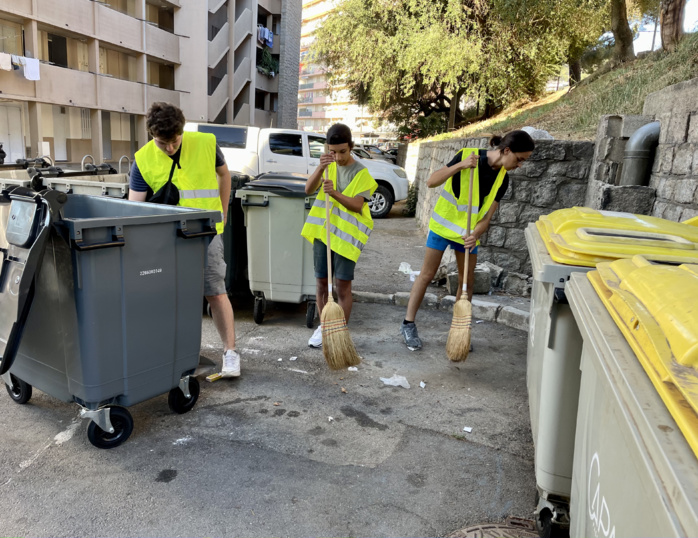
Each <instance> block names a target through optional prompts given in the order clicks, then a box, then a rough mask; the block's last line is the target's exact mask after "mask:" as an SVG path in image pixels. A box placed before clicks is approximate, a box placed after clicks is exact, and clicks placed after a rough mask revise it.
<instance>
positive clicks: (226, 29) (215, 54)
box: [208, 22, 230, 69]
mask: <svg viewBox="0 0 698 538" xmlns="http://www.w3.org/2000/svg"><path fill="white" fill-rule="evenodd" d="M229 38H230V24H229V23H227V22H226V23H225V24H224V25H223V28H221V29H220V30H219V31H218V33H217V34H216V37H214V38H213V41H210V42H209V44H208V68H209V69H213V68H214V67H216V66H217V65H218V64H219V63H220V61H221V60H222V59H223V56H225V53H226V52H228V51H229V50H230V46H229V45H228V39H229Z"/></svg>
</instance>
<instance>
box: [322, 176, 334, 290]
mask: <svg viewBox="0 0 698 538" xmlns="http://www.w3.org/2000/svg"><path fill="white" fill-rule="evenodd" d="M324 179H325V180H327V179H328V177H327V168H325V172H324ZM323 188H324V184H323ZM330 203H331V202H330V197H329V196H328V195H327V193H325V228H327V291H328V293H329V296H328V297H327V300H328V301H332V249H331V248H330V235H331V234H330Z"/></svg>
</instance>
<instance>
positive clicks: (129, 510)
mask: <svg viewBox="0 0 698 538" xmlns="http://www.w3.org/2000/svg"><path fill="white" fill-rule="evenodd" d="M396 222H397V226H396ZM393 229H397V230H400V231H401V233H402V234H403V235H401V236H396V237H395V239H394V241H390V240H387V236H388V234H389V233H391V231H390V230H393ZM405 234H406V235H405ZM379 236H381V237H382V239H381V240H375V241H374V239H375V238H376V237H379ZM371 241H374V246H373V247H371ZM410 242H414V245H411V246H410V245H409V244H408V243H410ZM403 243H405V244H404V245H403ZM385 244H387V245H391V244H395V248H394V251H395V252H398V254H399V256H398V258H405V260H402V261H410V263H413V264H414V265H417V266H418V265H419V264H420V260H421V256H422V255H423V252H422V251H423V238H421V236H420V235H419V233H418V232H417V230H416V228H415V227H414V221H413V220H411V219H406V218H402V217H401V216H400V214H399V212H397V211H393V213H391V216H390V218H389V219H386V220H384V221H378V222H377V223H376V229H375V231H374V235H373V236H372V237H371V240H370V241H369V246H368V247H367V249H369V248H374V249H375V250H373V251H371V250H367V254H368V255H367V256H366V258H365V260H370V259H371V258H374V259H377V260H379V261H380V262H381V263H382V262H383V261H385V256H384V255H381V249H383V248H384V246H383V245H385ZM419 244H421V247H422V251H420V250H419V246H418V245H419ZM365 260H364V259H362V260H361V261H360V262H359V264H360V266H361V264H362V262H363V261H365ZM386 263H387V262H386ZM398 264H399V261H398ZM379 265H380V264H378V263H377V264H376V265H375V267H373V269H372V265H371V262H366V264H365V265H364V266H363V267H362V269H361V270H362V271H363V272H362V273H360V276H369V275H370V276H371V278H372V279H373V281H374V282H376V286H375V287H374V288H373V289H372V288H371V286H370V285H368V284H367V283H366V282H363V281H362V282H361V283H360V284H359V282H357V286H356V287H357V289H361V290H363V291H366V292H371V291H376V292H380V293H387V292H389V290H390V289H391V288H390V286H391V284H390V281H391V279H392V282H393V287H399V286H403V285H404V286H405V287H406V288H407V291H409V284H405V283H404V282H402V281H400V280H399V279H401V278H402V279H404V278H405V275H403V274H402V273H398V272H397V267H395V268H394V269H393V270H391V271H390V276H387V275H386V274H384V273H386V271H381V270H380V267H379ZM386 267H392V265H391V266H388V265H386ZM413 269H418V267H413ZM357 272H358V268H357ZM386 280H388V282H387V283H386ZM394 291H395V292H398V291H405V290H404V289H402V288H400V289H395V290H394ZM234 307H235V315H236V328H237V334H238V349H239V350H240V352H241V355H242V376H241V377H240V378H238V379H231V380H220V381H216V382H214V383H208V382H206V381H205V376H206V375H207V374H209V373H212V372H214V371H216V370H217V369H218V367H219V364H220V360H221V353H222V348H221V345H220V342H219V340H218V337H217V334H216V332H215V329H214V327H213V323H212V321H211V319H210V318H208V317H206V316H204V317H203V339H202V357H203V359H202V363H201V366H200V368H199V370H198V371H197V376H198V379H199V380H200V382H201V395H200V397H199V401H198V402H197V404H196V406H195V407H194V408H193V409H192V410H191V411H190V412H189V413H187V414H183V415H177V414H173V413H172V412H171V411H170V410H169V408H168V404H167V395H163V396H159V397H156V398H153V399H151V400H149V401H146V402H143V403H141V404H138V405H135V406H132V407H131V408H129V410H130V411H131V413H132V415H133V417H134V421H135V428H134V431H133V434H132V435H131V437H130V439H129V440H128V441H127V442H126V443H124V444H123V445H122V446H119V447H117V448H114V449H111V450H99V449H97V448H95V447H93V446H92V445H91V444H90V443H89V441H88V440H87V436H86V429H87V425H88V422H87V421H86V420H81V419H79V418H78V416H77V415H78V407H77V406H76V405H75V404H67V403H62V402H59V401H57V400H55V399H53V398H51V397H50V396H47V395H45V394H42V393H41V392H39V391H34V396H33V397H32V399H31V400H30V401H29V402H28V403H27V404H25V405H17V404H15V403H14V402H12V401H11V400H10V398H9V396H7V395H6V394H3V395H0V431H1V432H2V437H0V461H1V462H2V465H1V466H0V503H1V505H2V510H0V536H74V537H82V536H239V537H263V536H289V537H311V536H312V537H315V536H329V537H334V536H337V537H339V536H357V537H359V536H361V537H363V536H381V537H382V536H386V537H388V536H391V537H392V536H415V537H417V536H418V537H422V536H446V535H448V534H450V533H452V532H453V531H454V530H457V529H460V528H463V527H467V526H469V525H477V524H484V523H493V522H494V523H496V522H503V521H504V520H505V519H506V518H507V517H509V516H518V517H524V518H528V517H530V516H531V514H532V512H533V509H534V497H535V479H534V466H533V444H532V440H531V432H530V421H529V415H528V400H527V391H526V338H527V334H526V332H524V331H521V330H517V329H514V328H512V327H508V326H506V325H503V324H501V323H494V322H488V321H484V322H482V323H476V324H474V325H473V343H474V346H475V351H474V352H473V353H472V354H471V355H470V357H469V358H468V360H467V361H465V362H463V363H451V362H449V361H448V359H447V358H446V356H445V344H446V338H447V335H448V330H449V326H450V320H451V313H450V312H448V311H445V310H443V309H439V308H425V309H423V310H422V311H420V314H419V318H418V326H419V330H420V335H421V336H422V338H423V340H424V342H425V343H424V348H423V349H422V350H421V351H418V352H410V351H408V350H407V349H406V347H405V346H404V344H403V343H402V342H401V338H400V335H399V333H398V326H399V323H400V322H401V320H402V319H403V316H404V307H401V306H396V305H391V304H376V303H357V304H355V306H354V311H353V314H352V318H351V321H350V330H351V335H352V338H353V340H354V343H355V344H356V347H357V350H358V351H359V354H360V355H361V356H362V357H363V362H362V363H361V364H360V365H359V366H358V368H357V371H351V372H350V371H346V370H344V371H340V372H333V371H330V370H329V369H328V368H327V366H326V364H325V361H324V358H323V355H322V352H321V351H319V350H315V349H311V348H308V347H307V339H308V338H309V337H310V335H311V333H312V330H311V329H308V328H306V327H305V306H304V305H289V304H274V303H269V304H268V307H267V314H266V316H265V319H264V322H263V323H262V324H261V325H256V324H255V323H254V321H253V320H252V302H251V301H250V300H249V299H245V298H242V297H235V298H234ZM396 375H397V376H403V377H404V378H405V379H406V380H407V382H408V383H409V388H404V387H401V386H400V387H396V386H390V385H386V384H385V383H384V381H382V380H381V378H384V379H389V378H391V377H393V376H396ZM466 430H467V431H466Z"/></svg>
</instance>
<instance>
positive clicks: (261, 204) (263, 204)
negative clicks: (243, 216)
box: [242, 198, 269, 207]
mask: <svg viewBox="0 0 698 538" xmlns="http://www.w3.org/2000/svg"><path fill="white" fill-rule="evenodd" d="M242 205H243V206H251V207H267V206H268V205H269V199H268V198H266V199H265V200H264V201H263V202H261V203H259V204H256V203H254V202H248V201H247V199H246V198H243V199H242Z"/></svg>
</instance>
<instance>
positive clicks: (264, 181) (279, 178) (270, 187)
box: [240, 172, 308, 198]
mask: <svg viewBox="0 0 698 538" xmlns="http://www.w3.org/2000/svg"><path fill="white" fill-rule="evenodd" d="M307 179H308V176H307V175H305V174H293V173H278V172H269V173H267V174H261V175H259V176H257V178H256V179H254V180H252V181H250V182H249V183H247V185H245V186H244V187H243V188H242V189H240V190H242V191H267V192H273V193H274V194H278V195H279V196H291V197H294V198H295V197H298V198H305V197H306V196H307V194H305V182H306V181H307Z"/></svg>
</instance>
